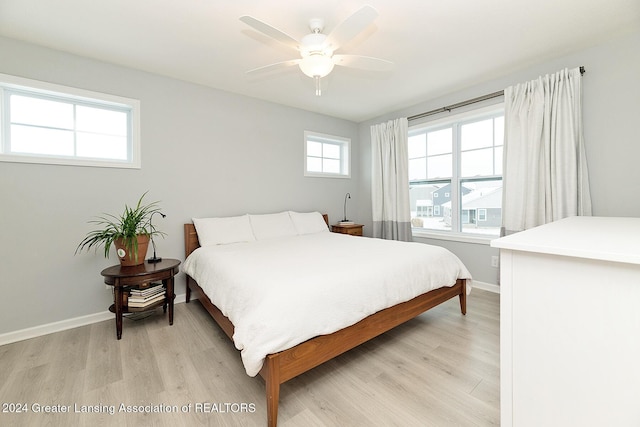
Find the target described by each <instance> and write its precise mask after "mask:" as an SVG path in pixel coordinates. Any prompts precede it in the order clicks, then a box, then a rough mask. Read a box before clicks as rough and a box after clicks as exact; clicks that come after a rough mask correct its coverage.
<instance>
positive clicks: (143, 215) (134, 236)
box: [75, 191, 166, 262]
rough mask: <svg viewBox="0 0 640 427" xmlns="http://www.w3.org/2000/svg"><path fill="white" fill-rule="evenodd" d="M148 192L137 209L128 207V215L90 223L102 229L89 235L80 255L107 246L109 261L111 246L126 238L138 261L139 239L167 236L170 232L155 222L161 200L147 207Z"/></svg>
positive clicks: (81, 247) (83, 243) (111, 216)
mask: <svg viewBox="0 0 640 427" xmlns="http://www.w3.org/2000/svg"><path fill="white" fill-rule="evenodd" d="M147 193H148V191H147V192H145V193H144V194H143V195H142V196H141V197H140V199H138V203H137V204H136V206H135V207H133V208H132V207H129V206H127V205H125V206H124V212H123V213H122V214H121V215H120V216H116V215H112V214H103V215H102V216H98V217H96V219H94V220H91V221H89V223H90V224H95V225H96V226H98V228H97V229H95V230H92V231H90V232H89V233H87V235H86V236H85V238H84V239H83V240H82V241H81V242H80V243H79V244H78V247H77V248H76V252H75V253H76V254H77V253H79V252H82V251H83V250H85V249H86V250H89V249H91V248H95V249H96V250H97V249H98V248H99V247H100V246H104V256H105V258H109V250H110V249H111V245H112V244H113V243H114V242H115V241H116V240H118V239H122V241H123V244H124V247H125V248H126V250H127V253H132V254H134V257H135V260H136V262H137V261H138V236H139V235H146V236H149V237H150V238H151V237H153V236H165V235H166V233H164V232H162V231H159V230H157V229H156V227H155V226H154V225H153V224H152V223H151V217H152V216H153V214H154V213H160V207H159V206H158V203H159V202H158V201H155V202H151V203H148V204H143V203H142V201H143V199H144V196H146V194H147Z"/></svg>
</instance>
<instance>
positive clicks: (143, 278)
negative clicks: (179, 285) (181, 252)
mask: <svg viewBox="0 0 640 427" xmlns="http://www.w3.org/2000/svg"><path fill="white" fill-rule="evenodd" d="M178 265H180V261H178V260H177V259H166V258H165V259H163V260H162V261H160V262H158V263H155V264H149V263H146V262H145V263H144V264H140V265H135V266H132V267H122V266H121V265H119V264H118V265H113V266H111V267H108V268H105V269H104V270H102V272H101V273H100V274H102V275H103V276H104V283H106V284H107V285H110V286H113V304H112V305H111V307H109V311H111V312H112V313H115V315H116V336H117V338H118V339H120V338H121V337H122V314H123V313H131V312H134V311H146V310H151V309H153V308H156V307H158V306H160V305H162V307H163V308H164V310H165V312H166V310H167V307H169V324H170V325H173V300H174V298H175V297H176V296H175V293H174V292H173V277H174V276H175V275H176V274H178V272H179V269H178ZM155 281H162V285H163V286H164V289H165V298H164V299H162V300H161V301H158V302H156V303H154V304H152V305H149V306H146V307H144V308H142V309H139V308H133V307H128V305H127V304H126V302H125V297H124V294H125V292H127V290H128V289H130V288H144V287H145V286H148V285H149V284H150V283H152V282H155Z"/></svg>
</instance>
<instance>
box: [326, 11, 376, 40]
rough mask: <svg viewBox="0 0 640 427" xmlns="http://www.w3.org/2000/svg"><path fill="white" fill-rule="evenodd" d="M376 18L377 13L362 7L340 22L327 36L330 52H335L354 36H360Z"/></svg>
mask: <svg viewBox="0 0 640 427" xmlns="http://www.w3.org/2000/svg"><path fill="white" fill-rule="evenodd" d="M377 17H378V11H377V10H375V9H374V8H373V7H371V6H369V5H365V6H362V7H361V8H360V9H358V10H357V11H355V12H354V13H353V14H352V15H351V16H349V17H348V18H347V19H345V20H344V21H342V23H340V25H338V26H337V27H336V28H334V29H333V31H332V32H331V34H329V35H328V36H327V43H328V46H329V47H330V48H331V49H332V50H337V49H339V48H340V46H342V45H344V44H345V43H347V42H348V41H350V40H351V39H353V38H354V37H355V36H357V35H358V34H360V33H361V32H362V31H363V30H364V29H365V28H367V27H368V26H369V25H370V24H371V23H372V22H373V21H374V20H375V19H376V18H377Z"/></svg>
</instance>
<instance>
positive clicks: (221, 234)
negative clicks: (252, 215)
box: [192, 215, 256, 246]
mask: <svg viewBox="0 0 640 427" xmlns="http://www.w3.org/2000/svg"><path fill="white" fill-rule="evenodd" d="M192 219H193V225H195V227H196V231H197V232H198V241H199V242H200V246H213V245H226V244H229V243H239V242H253V241H255V240H256V238H255V237H254V236H253V232H252V231H251V223H250V222H249V216H248V215H242V216H230V217H223V218H192Z"/></svg>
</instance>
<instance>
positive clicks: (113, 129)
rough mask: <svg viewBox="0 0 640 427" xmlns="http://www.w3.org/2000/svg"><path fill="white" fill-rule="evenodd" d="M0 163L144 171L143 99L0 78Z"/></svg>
mask: <svg viewBox="0 0 640 427" xmlns="http://www.w3.org/2000/svg"><path fill="white" fill-rule="evenodd" d="M0 111H2V114H1V115H0V131H1V132H0V160H1V161H8V162H26V163H48V164H66V165H80V166H104V167H125V168H139V167H140V141H139V137H138V135H139V130H138V128H139V101H137V100H133V99H127V98H122V97H116V96H113V95H107V94H101V93H96V92H89V91H85V90H80V89H75V88H70V87H65V86H60V85H53V84H49V83H44V82H39V81H35V80H28V79H23V78H19V77H14V76H7V75H2V74H0Z"/></svg>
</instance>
